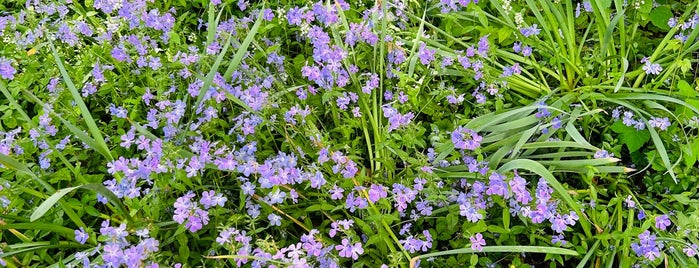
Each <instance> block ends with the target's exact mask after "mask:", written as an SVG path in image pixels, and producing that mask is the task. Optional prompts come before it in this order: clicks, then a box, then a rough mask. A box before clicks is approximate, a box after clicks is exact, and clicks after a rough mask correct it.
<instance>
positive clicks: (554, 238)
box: [551, 234, 568, 246]
mask: <svg viewBox="0 0 699 268" xmlns="http://www.w3.org/2000/svg"><path fill="white" fill-rule="evenodd" d="M564 238H565V237H563V235H562V234H559V235H554V236H552V237H551V244H554V245H555V244H557V243H561V246H565V244H567V243H568V241H565V239H564Z"/></svg>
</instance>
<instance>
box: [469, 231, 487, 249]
mask: <svg viewBox="0 0 699 268" xmlns="http://www.w3.org/2000/svg"><path fill="white" fill-rule="evenodd" d="M468 239H469V240H471V249H473V250H477V251H483V246H485V239H483V235H482V234H481V233H477V234H476V235H473V236H471V237H469V238H468Z"/></svg>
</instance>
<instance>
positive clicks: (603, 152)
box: [594, 150, 614, 159]
mask: <svg viewBox="0 0 699 268" xmlns="http://www.w3.org/2000/svg"><path fill="white" fill-rule="evenodd" d="M608 157H614V154H610V153H609V152H607V150H599V151H597V152H595V156H594V158H595V159H600V158H608Z"/></svg>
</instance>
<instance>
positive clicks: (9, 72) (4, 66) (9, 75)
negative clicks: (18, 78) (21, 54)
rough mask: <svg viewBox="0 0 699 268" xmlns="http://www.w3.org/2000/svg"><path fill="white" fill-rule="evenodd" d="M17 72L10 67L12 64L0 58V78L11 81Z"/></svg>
mask: <svg viewBox="0 0 699 268" xmlns="http://www.w3.org/2000/svg"><path fill="white" fill-rule="evenodd" d="M16 73H17V70H15V68H14V67H12V62H11V61H10V60H8V59H7V58H5V57H0V77H2V78H4V79H7V80H12V79H14V78H15V74H16Z"/></svg>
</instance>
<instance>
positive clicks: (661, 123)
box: [648, 117, 670, 130]
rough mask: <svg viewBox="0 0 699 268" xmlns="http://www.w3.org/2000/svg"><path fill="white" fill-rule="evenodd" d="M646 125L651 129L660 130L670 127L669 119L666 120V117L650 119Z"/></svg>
mask: <svg viewBox="0 0 699 268" xmlns="http://www.w3.org/2000/svg"><path fill="white" fill-rule="evenodd" d="M648 124H649V125H650V126H651V127H656V128H659V129H660V130H666V129H667V127H669V126H670V119H668V118H667V117H662V118H661V117H651V119H650V120H648Z"/></svg>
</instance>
